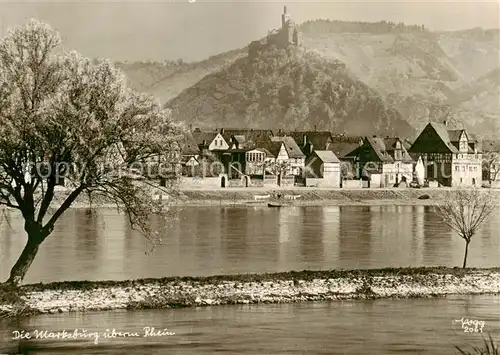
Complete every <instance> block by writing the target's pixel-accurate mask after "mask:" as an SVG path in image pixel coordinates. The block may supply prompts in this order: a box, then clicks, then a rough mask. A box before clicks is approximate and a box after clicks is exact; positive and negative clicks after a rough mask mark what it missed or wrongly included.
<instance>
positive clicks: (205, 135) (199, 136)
mask: <svg viewBox="0 0 500 355" xmlns="http://www.w3.org/2000/svg"><path fill="white" fill-rule="evenodd" d="M218 133H219V132H205V131H200V130H194V131H193V132H192V135H193V138H194V141H195V142H196V144H198V145H202V144H203V141H206V144H210V143H211V142H212V141H213V140H214V139H215V137H216V136H217V134H218Z"/></svg>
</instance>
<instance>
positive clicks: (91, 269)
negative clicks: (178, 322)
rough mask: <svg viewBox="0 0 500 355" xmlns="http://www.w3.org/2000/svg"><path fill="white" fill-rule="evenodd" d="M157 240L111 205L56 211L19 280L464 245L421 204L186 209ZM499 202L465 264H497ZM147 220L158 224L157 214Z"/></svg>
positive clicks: (453, 255) (177, 272)
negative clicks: (59, 214)
mask: <svg viewBox="0 0 500 355" xmlns="http://www.w3.org/2000/svg"><path fill="white" fill-rule="evenodd" d="M175 211H176V212H175V214H176V216H177V218H176V220H175V221H174V222H173V223H172V224H171V225H170V226H169V229H168V233H167V234H166V235H165V236H164V238H163V244H162V245H160V246H158V247H157V248H156V249H155V250H154V251H153V252H151V253H149V248H148V245H147V244H146V243H145V240H144V238H142V237H141V236H140V235H139V234H138V233H136V232H134V231H131V230H130V228H129V227H128V223H127V220H126V219H125V218H124V216H123V215H119V214H118V213H117V212H116V211H115V210H113V209H103V210H101V211H100V213H99V216H98V217H93V216H92V215H90V214H88V213H86V210H83V209H70V210H69V211H67V212H66V214H65V215H63V218H62V219H61V220H60V222H59V224H58V225H57V227H56V229H55V230H54V232H53V235H51V236H49V238H47V240H46V241H45V242H44V243H43V244H42V246H41V247H40V251H39V253H38V255H37V257H36V259H35V261H34V262H33V265H32V267H31V268H30V270H29V272H28V274H27V276H26V279H25V282H26V283H34V282H49V281H67V280H122V279H136V278H144V277H165V276H188V275H190V276H196V275H198V276H203V275H214V274H234V273H253V272H255V273H258V272H276V271H288V270H303V269H331V268H344V269H353V268H378V267H387V266H395V267H397V266H423V265H426V266H433V265H442V266H460V265H461V263H462V257H463V249H464V243H463V241H462V240H461V239H460V238H459V237H458V236H456V235H454V234H453V233H452V232H451V230H450V229H449V228H448V227H447V226H446V225H445V224H444V223H443V222H442V221H441V220H440V218H439V217H438V216H436V215H435V214H434V213H433V212H432V210H431V207H425V206H331V207H292V208H281V209H280V208H268V207H224V208H219V207H185V208H179V209H176V210H175ZM499 217H500V209H497V210H496V211H495V212H494V215H493V216H492V218H491V219H490V221H489V223H488V224H487V225H485V226H484V228H482V230H480V231H479V232H478V234H477V235H476V236H474V238H473V240H472V243H471V246H470V251H469V263H468V265H469V266H471V267H490V266H498V264H499V261H500V233H498V231H499V230H500V218H499ZM8 220H9V222H10V223H7V222H6V220H5V219H4V220H3V222H2V223H1V225H0V280H3V279H6V278H7V277H8V274H9V270H10V268H11V267H12V265H13V264H14V263H15V260H16V259H17V257H18V255H19V253H20V252H21V250H22V248H23V246H24V243H25V241H26V237H25V235H24V232H23V228H22V227H23V224H22V220H21V218H20V216H19V215H16V214H14V213H12V212H11V215H10V216H9V219H8ZM151 223H152V224H155V225H160V224H161V223H160V221H159V219H157V218H152V220H151Z"/></svg>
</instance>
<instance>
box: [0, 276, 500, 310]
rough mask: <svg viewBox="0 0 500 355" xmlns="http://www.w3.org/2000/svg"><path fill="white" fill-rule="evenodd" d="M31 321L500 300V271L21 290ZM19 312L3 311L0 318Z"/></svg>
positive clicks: (232, 278)
mask: <svg viewBox="0 0 500 355" xmlns="http://www.w3.org/2000/svg"><path fill="white" fill-rule="evenodd" d="M21 289H22V293H23V294H24V295H22V296H21V298H22V302H23V307H24V309H28V310H29V311H30V313H62V312H71V311H78V312H84V311H104V310H111V309H146V308H154V309H159V308H175V307H191V306H214V305H225V304H251V303H252V304H253V303H289V302H304V301H334V300H346V299H377V298H416V297H444V296H446V295H452V294H468V295H470V294H496V293H500V269H467V270H462V269H456V268H455V269H448V268H408V269H379V270H353V271H336V270H332V271H302V272H289V273H279V274H263V275H233V276H214V277H208V278H170V279H146V280H134V281H119V282H118V281H117V282H114V281H103V282H92V281H84V282H62V283H52V284H35V285H26V286H22V287H21ZM16 307H19V305H17V306H14V305H9V304H3V305H0V313H2V312H3V313H4V314H8V313H9V312H13V311H14V309H15V308H16Z"/></svg>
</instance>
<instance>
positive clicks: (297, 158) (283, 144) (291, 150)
mask: <svg viewBox="0 0 500 355" xmlns="http://www.w3.org/2000/svg"><path fill="white" fill-rule="evenodd" d="M271 141H272V142H274V143H280V148H279V151H278V154H277V156H276V163H281V164H285V165H287V168H286V169H285V175H293V176H300V175H301V174H302V172H303V170H304V167H305V158H306V156H305V154H304V153H302V150H300V148H299V146H298V145H297V143H296V142H295V140H294V139H293V138H292V137H289V136H285V137H272V138H271Z"/></svg>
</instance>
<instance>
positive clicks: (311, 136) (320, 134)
mask: <svg viewBox="0 0 500 355" xmlns="http://www.w3.org/2000/svg"><path fill="white" fill-rule="evenodd" d="M277 135H278V136H289V137H292V138H293V139H294V140H295V143H297V145H298V146H299V147H301V148H303V146H304V136H305V137H306V143H309V144H312V145H313V148H314V149H315V150H316V149H320V150H324V149H326V148H327V143H328V142H331V141H332V135H331V133H330V132H328V131H294V132H288V133H284V132H280V133H278V134H277Z"/></svg>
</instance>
